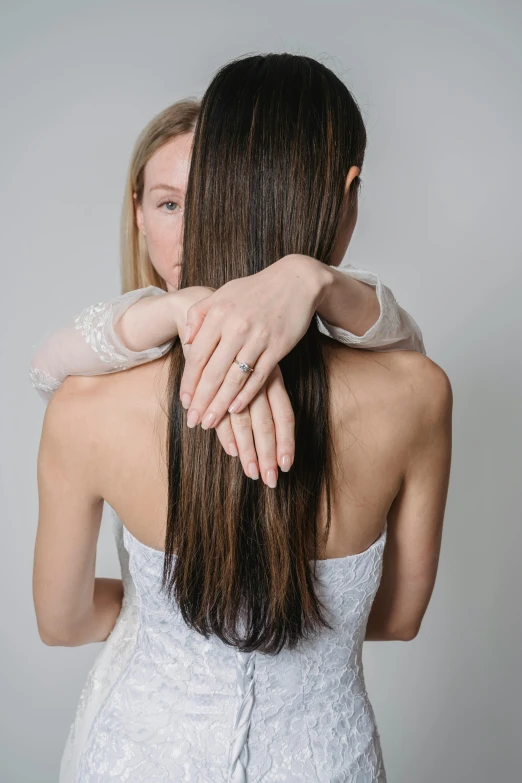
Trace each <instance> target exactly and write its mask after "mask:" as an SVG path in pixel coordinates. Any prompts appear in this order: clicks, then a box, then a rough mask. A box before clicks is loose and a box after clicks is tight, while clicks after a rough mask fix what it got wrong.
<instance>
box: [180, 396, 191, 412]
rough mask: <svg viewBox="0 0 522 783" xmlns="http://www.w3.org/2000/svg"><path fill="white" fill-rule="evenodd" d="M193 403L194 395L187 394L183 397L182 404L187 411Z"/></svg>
mask: <svg viewBox="0 0 522 783" xmlns="http://www.w3.org/2000/svg"><path fill="white" fill-rule="evenodd" d="M191 402H192V395H190V394H188V393H187V392H185V394H182V395H181V404H182V405H183V407H184V408H185V410H187V408H189V407H190V403H191Z"/></svg>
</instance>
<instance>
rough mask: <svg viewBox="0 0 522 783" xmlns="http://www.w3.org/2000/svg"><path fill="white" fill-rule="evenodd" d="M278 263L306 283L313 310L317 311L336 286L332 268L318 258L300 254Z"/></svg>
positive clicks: (291, 255)
mask: <svg viewBox="0 0 522 783" xmlns="http://www.w3.org/2000/svg"><path fill="white" fill-rule="evenodd" d="M277 263H279V264H282V265H283V266H285V268H288V269H292V270H293V274H294V275H296V276H297V277H299V278H300V279H302V280H304V281H305V283H306V285H307V288H308V291H309V293H310V298H311V302H312V307H313V310H314V311H315V310H317V309H318V308H319V307H320V305H321V303H322V302H323V300H324V298H325V297H326V296H328V293H329V291H330V290H331V288H332V287H333V285H334V274H333V271H332V268H331V267H330V266H328V264H323V263H322V262H321V261H318V260H317V259H316V258H312V257H311V256H305V255H301V254H300V253H291V254H290V255H287V256H284V257H283V258H281V259H280V260H279V261H278V262H277Z"/></svg>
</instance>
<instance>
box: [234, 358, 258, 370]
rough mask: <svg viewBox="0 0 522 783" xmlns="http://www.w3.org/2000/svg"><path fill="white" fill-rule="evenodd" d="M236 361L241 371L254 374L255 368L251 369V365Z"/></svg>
mask: <svg viewBox="0 0 522 783" xmlns="http://www.w3.org/2000/svg"><path fill="white" fill-rule="evenodd" d="M234 361H235V363H236V364H237V366H238V367H239V369H240V370H242V371H243V372H254V368H253V367H249V365H248V364H247V363H246V362H238V360H237V359H234Z"/></svg>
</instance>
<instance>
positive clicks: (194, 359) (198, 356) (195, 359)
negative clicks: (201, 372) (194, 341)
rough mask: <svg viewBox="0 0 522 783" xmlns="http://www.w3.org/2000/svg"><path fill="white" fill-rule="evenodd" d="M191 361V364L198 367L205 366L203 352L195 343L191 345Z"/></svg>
mask: <svg viewBox="0 0 522 783" xmlns="http://www.w3.org/2000/svg"><path fill="white" fill-rule="evenodd" d="M189 361H190V364H191V365H192V366H193V367H196V368H198V369H200V368H201V367H203V365H204V363H205V361H204V358H203V354H202V353H200V352H199V351H198V350H197V349H195V348H194V345H191V347H190V355H189Z"/></svg>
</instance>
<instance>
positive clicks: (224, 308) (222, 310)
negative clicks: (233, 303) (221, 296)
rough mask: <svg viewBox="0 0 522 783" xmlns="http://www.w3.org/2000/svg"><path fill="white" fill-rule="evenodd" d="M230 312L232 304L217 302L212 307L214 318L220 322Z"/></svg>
mask: <svg viewBox="0 0 522 783" xmlns="http://www.w3.org/2000/svg"><path fill="white" fill-rule="evenodd" d="M229 312H230V304H229V303H228V302H216V304H215V305H214V306H213V307H212V316H213V317H214V318H216V319H218V320H223V319H224V318H226V317H227V315H228V314H229Z"/></svg>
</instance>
